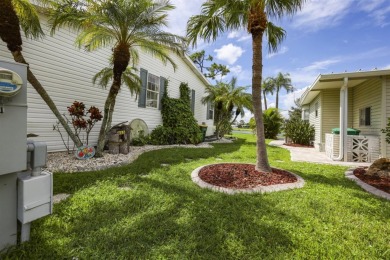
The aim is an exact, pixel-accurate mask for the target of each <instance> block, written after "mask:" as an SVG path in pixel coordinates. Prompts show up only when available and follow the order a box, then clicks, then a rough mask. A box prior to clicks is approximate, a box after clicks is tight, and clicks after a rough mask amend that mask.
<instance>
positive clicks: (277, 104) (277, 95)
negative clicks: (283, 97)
mask: <svg viewBox="0 0 390 260" xmlns="http://www.w3.org/2000/svg"><path fill="white" fill-rule="evenodd" d="M278 108H279V87H277V88H276V109H278Z"/></svg>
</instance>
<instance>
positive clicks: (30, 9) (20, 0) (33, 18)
mask: <svg viewBox="0 0 390 260" xmlns="http://www.w3.org/2000/svg"><path fill="white" fill-rule="evenodd" d="M12 5H13V7H14V10H15V12H16V14H17V16H18V18H19V23H20V27H21V28H22V30H23V32H24V34H25V35H26V37H28V38H34V39H36V38H41V37H42V36H44V32H43V30H42V27H41V24H40V22H39V15H38V12H37V10H36V8H35V6H34V5H32V4H31V3H30V1H29V0H12Z"/></svg>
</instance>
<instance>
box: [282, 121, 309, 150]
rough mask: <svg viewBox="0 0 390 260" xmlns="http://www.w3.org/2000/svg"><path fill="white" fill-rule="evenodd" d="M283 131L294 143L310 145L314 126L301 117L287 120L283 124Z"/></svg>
mask: <svg viewBox="0 0 390 260" xmlns="http://www.w3.org/2000/svg"><path fill="white" fill-rule="evenodd" d="M284 133H285V135H286V137H287V138H289V139H291V141H292V142H293V143H294V144H301V145H310V144H311V141H312V140H313V139H314V134H315V130H314V126H312V125H310V124H309V122H307V121H304V120H302V119H301V118H294V119H290V120H287V121H286V123H285V126H284Z"/></svg>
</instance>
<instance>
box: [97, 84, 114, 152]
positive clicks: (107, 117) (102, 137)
mask: <svg viewBox="0 0 390 260" xmlns="http://www.w3.org/2000/svg"><path fill="white" fill-rule="evenodd" d="M119 87H120V86H119ZM115 89H118V86H114V83H113V85H112V86H111V88H110V92H109V93H108V96H107V99H106V102H105V104H104V115H103V119H102V125H101V127H100V131H99V137H98V144H97V149H96V154H95V155H96V157H102V156H103V150H104V145H105V142H106V135H107V132H108V130H110V128H111V122H112V115H113V113H114V106H115V101H116V96H117V95H118V91H119V89H118V91H115Z"/></svg>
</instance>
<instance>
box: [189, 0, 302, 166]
mask: <svg viewBox="0 0 390 260" xmlns="http://www.w3.org/2000/svg"><path fill="white" fill-rule="evenodd" d="M304 2H305V0H241V1H237V0H207V1H206V2H204V3H203V4H202V11H201V12H202V13H201V14H200V15H195V16H192V17H191V18H190V19H189V21H188V23H187V36H188V39H189V41H190V42H191V43H192V45H193V46H194V45H196V42H197V40H198V38H202V39H205V40H206V41H211V40H212V41H215V40H216V38H217V37H218V36H219V35H220V34H221V33H225V31H227V30H238V29H242V28H245V29H246V30H247V31H248V33H250V34H251V35H252V52H253V53H252V61H253V65H252V96H253V107H254V117H255V121H256V125H257V127H256V132H257V142H256V144H257V163H256V169H257V170H258V171H262V172H271V171H272V170H271V167H270V165H269V162H268V157H267V150H266V145H265V138H264V124H263V118H262V117H263V115H262V107H261V82H262V60H263V53H262V46H263V35H264V33H266V35H267V36H268V47H269V48H270V50H272V51H275V50H276V49H277V47H278V45H279V44H280V42H281V41H282V40H283V39H284V37H285V31H284V30H283V29H282V28H280V27H277V26H276V25H274V24H273V23H272V22H270V21H269V18H282V17H283V16H285V15H292V14H294V13H295V12H296V11H298V10H299V9H300V8H301V7H302V5H303V3H304Z"/></svg>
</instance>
